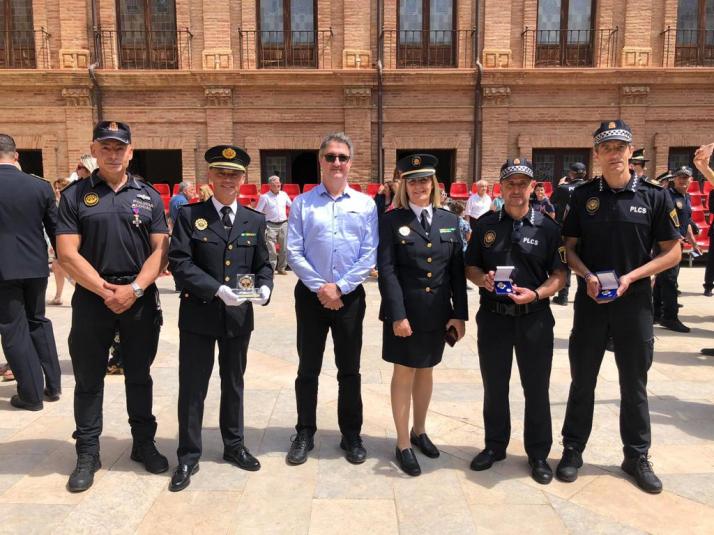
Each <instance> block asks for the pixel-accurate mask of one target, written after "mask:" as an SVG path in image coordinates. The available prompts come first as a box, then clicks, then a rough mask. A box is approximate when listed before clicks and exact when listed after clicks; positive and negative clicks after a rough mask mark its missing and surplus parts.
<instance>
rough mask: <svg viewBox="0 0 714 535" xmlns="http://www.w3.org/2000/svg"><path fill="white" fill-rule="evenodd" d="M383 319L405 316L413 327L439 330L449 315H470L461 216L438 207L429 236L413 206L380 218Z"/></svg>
mask: <svg viewBox="0 0 714 535" xmlns="http://www.w3.org/2000/svg"><path fill="white" fill-rule="evenodd" d="M377 267H378V269H379V291H380V293H381V294H382V305H381V307H380V311H379V319H381V320H382V321H389V322H393V321H397V320H401V319H404V318H407V319H408V320H409V324H410V325H411V327H412V329H413V330H415V331H437V330H439V331H441V330H443V329H444V325H446V322H447V321H449V320H450V319H452V318H454V319H461V320H467V319H468V316H469V314H468V302H467V297H466V276H465V273H464V258H463V244H462V242H461V235H460V232H459V219H458V216H456V215H455V214H452V213H451V212H449V211H447V210H441V209H434V210H433V217H432V221H431V232H430V234H429V235H428V236H427V234H426V232H425V231H424V228H423V227H422V226H421V223H420V222H419V220H418V219H417V217H416V215H415V214H414V212H412V210H411V209H409V208H401V209H396V210H391V211H389V212H387V213H386V214H384V215H383V216H382V219H381V221H380V223H379V248H378V250H377Z"/></svg>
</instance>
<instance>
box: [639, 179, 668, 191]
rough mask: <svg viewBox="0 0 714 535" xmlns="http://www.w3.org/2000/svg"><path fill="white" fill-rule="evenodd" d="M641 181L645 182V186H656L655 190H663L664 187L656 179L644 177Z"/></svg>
mask: <svg viewBox="0 0 714 535" xmlns="http://www.w3.org/2000/svg"><path fill="white" fill-rule="evenodd" d="M640 179H641V181H642V182H644V183H645V184H649V185H650V186H654V187H655V188H659V189H662V188H663V187H664V186H662V184H660V183H659V182H657V181H656V180H655V179H654V178H650V177H648V176H643V177H640Z"/></svg>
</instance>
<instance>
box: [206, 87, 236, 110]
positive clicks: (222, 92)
mask: <svg viewBox="0 0 714 535" xmlns="http://www.w3.org/2000/svg"><path fill="white" fill-rule="evenodd" d="M204 95H205V96H206V104H207V105H208V106H230V105H231V104H232V102H233V90H232V89H231V88H230V87H206V88H205V89H204Z"/></svg>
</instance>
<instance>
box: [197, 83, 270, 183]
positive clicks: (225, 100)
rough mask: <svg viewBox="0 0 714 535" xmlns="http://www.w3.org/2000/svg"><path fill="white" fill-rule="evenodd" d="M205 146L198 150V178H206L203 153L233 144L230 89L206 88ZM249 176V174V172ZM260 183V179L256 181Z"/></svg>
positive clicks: (231, 95)
mask: <svg viewBox="0 0 714 535" xmlns="http://www.w3.org/2000/svg"><path fill="white" fill-rule="evenodd" d="M204 95H205V97H206V105H205V106H206V107H205V111H206V146H205V147H202V148H200V149H199V151H198V152H199V154H198V155H197V157H196V160H198V162H197V163H198V165H197V167H198V169H199V173H198V176H199V177H205V176H206V169H207V168H206V163H205V162H203V161H202V160H203V151H205V150H207V149H208V148H209V147H213V146H214V145H223V144H229V143H233V136H234V132H233V90H232V89H231V88H230V87H206V88H205V89H204ZM249 175H250V172H249ZM258 180H259V181H260V179H258Z"/></svg>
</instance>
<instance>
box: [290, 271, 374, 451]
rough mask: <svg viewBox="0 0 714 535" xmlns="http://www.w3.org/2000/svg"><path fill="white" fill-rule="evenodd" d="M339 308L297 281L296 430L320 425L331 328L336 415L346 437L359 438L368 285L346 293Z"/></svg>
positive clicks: (312, 431)
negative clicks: (323, 373)
mask: <svg viewBox="0 0 714 535" xmlns="http://www.w3.org/2000/svg"><path fill="white" fill-rule="evenodd" d="M342 302H343V303H344V306H343V307H342V308H341V309H340V310H328V309H327V308H325V307H323V306H322V305H321V304H320V301H319V299H318V298H317V294H316V293H314V292H311V291H310V290H309V289H308V287H307V286H305V285H304V284H303V283H302V282H298V283H297V285H296V286H295V314H296V316H297V351H298V357H299V360H300V363H299V365H298V374H297V379H295V398H296V400H297V412H298V423H297V425H296V426H295V429H296V430H297V431H298V432H299V431H302V430H307V431H308V432H309V433H310V434H314V433H315V431H316V430H317V388H318V377H319V375H320V370H321V368H322V358H323V355H324V353H325V342H326V341H327V332H328V331H329V330H332V341H333V343H334V347H335V364H336V366H337V382H338V397H337V420H338V424H339V427H340V432H341V433H342V435H343V436H344V437H345V438H346V439H348V440H349V439H354V438H357V437H359V434H360V431H361V430H362V392H361V376H360V373H359V367H360V354H361V353H362V321H363V320H364V313H365V308H366V304H365V294H364V288H363V287H362V286H359V287H358V288H356V289H355V290H354V291H352V292H350V293H349V294H347V295H343V296H342Z"/></svg>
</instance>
